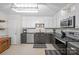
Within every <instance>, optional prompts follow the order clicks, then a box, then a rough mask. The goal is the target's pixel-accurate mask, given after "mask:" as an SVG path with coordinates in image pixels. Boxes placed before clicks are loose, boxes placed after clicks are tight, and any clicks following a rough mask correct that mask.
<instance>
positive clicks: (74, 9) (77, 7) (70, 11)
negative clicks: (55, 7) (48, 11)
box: [53, 4, 79, 33]
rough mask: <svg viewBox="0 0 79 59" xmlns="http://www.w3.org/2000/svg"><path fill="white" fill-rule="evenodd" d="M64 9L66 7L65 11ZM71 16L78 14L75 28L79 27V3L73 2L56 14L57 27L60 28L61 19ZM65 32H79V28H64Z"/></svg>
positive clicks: (58, 30)
mask: <svg viewBox="0 0 79 59" xmlns="http://www.w3.org/2000/svg"><path fill="white" fill-rule="evenodd" d="M63 9H66V10H65V11H63ZM69 16H76V19H75V28H79V4H72V5H67V6H65V7H64V8H62V9H61V10H60V11H59V12H58V13H56V15H54V17H53V18H54V19H56V21H57V23H56V27H57V28H60V21H61V20H63V19H65V18H67V17H69ZM62 30H63V31H65V32H69V31H71V32H79V29H70V28H68V29H62ZM60 31H61V29H57V32H59V33H60Z"/></svg>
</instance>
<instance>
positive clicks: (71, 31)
mask: <svg viewBox="0 0 79 59" xmlns="http://www.w3.org/2000/svg"><path fill="white" fill-rule="evenodd" d="M78 10H79V4H78V3H2V4H0V19H1V21H0V22H1V23H0V27H2V28H0V29H1V31H0V36H1V38H2V37H6V36H8V37H10V46H9V48H8V49H5V51H3V52H1V55H8V54H9V55H10V54H11V55H19V54H21V55H24V54H25V55H79V52H78V51H79V46H78V45H79V43H78V42H79V20H78V19H79V11H78ZM3 20H5V21H3ZM1 40H2V39H1ZM1 44H2V43H1ZM18 47H19V48H18ZM1 48H2V47H1ZM14 50H15V51H14ZM23 50H24V51H23ZM26 50H27V51H26ZM1 51H2V50H1ZM12 51H14V52H12ZM30 51H31V52H30ZM33 51H34V52H33ZM35 51H36V52H35Z"/></svg>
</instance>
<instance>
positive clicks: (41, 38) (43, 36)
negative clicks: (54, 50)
mask: <svg viewBox="0 0 79 59" xmlns="http://www.w3.org/2000/svg"><path fill="white" fill-rule="evenodd" d="M50 38H51V37H50V34H48V33H35V34H34V43H36V44H45V43H50Z"/></svg>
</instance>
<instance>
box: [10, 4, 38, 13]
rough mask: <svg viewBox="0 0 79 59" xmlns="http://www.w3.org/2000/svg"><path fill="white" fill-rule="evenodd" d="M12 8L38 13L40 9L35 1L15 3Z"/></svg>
mask: <svg viewBox="0 0 79 59" xmlns="http://www.w3.org/2000/svg"><path fill="white" fill-rule="evenodd" d="M11 8H12V10H13V11H16V12H27V13H37V12H38V11H39V8H38V5H37V4H34V3H32V4H31V3H27V4H26V3H15V4H12V6H11Z"/></svg>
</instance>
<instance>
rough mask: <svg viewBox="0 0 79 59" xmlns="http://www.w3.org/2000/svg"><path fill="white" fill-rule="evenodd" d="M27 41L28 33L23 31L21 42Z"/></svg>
mask: <svg viewBox="0 0 79 59" xmlns="http://www.w3.org/2000/svg"><path fill="white" fill-rule="evenodd" d="M26 41H27V35H26V33H22V34H21V43H23V44H24V43H26Z"/></svg>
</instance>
